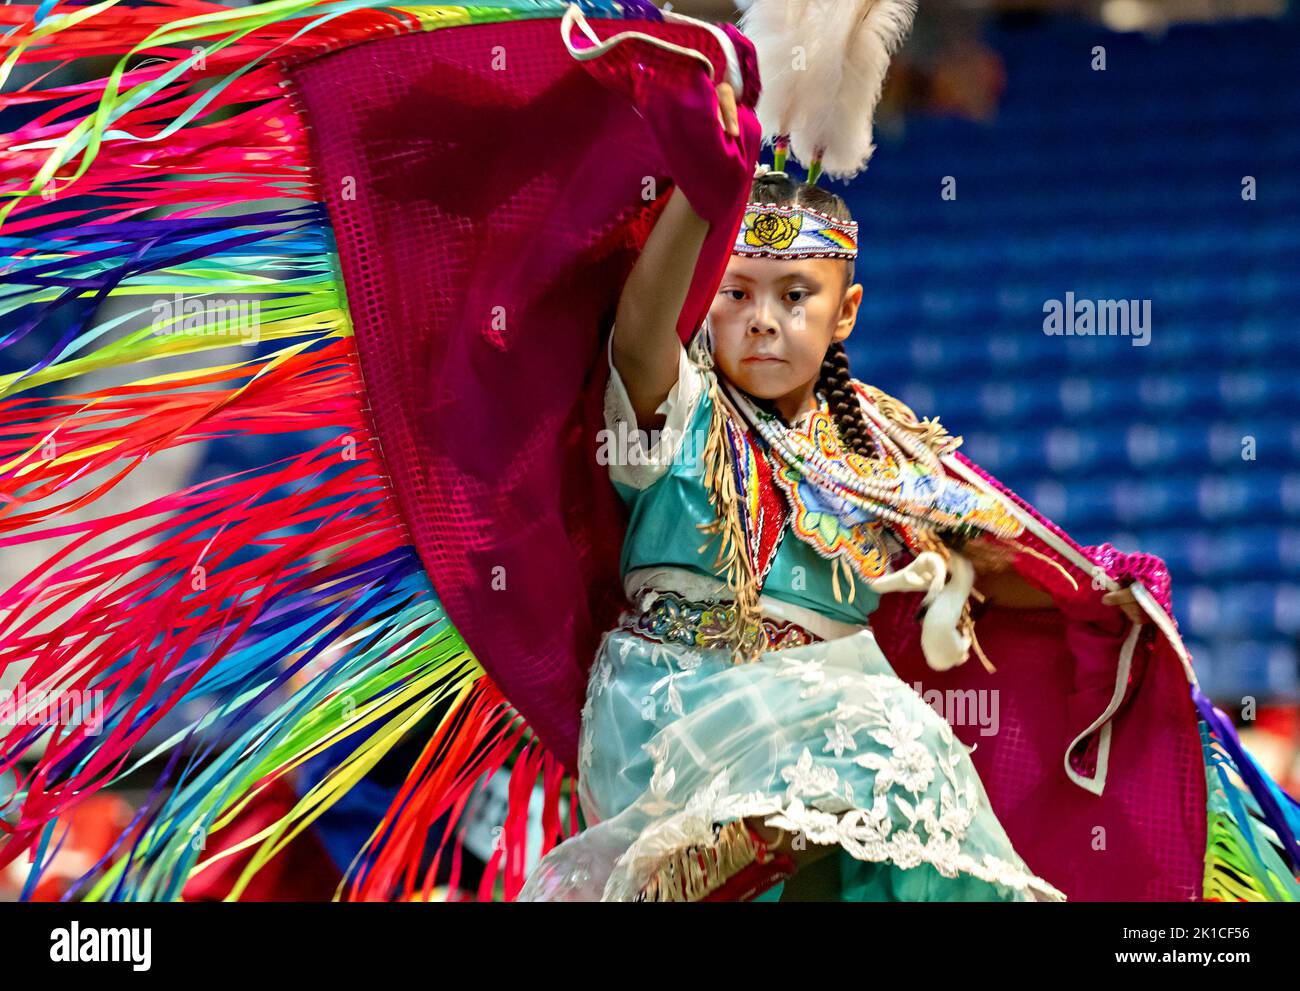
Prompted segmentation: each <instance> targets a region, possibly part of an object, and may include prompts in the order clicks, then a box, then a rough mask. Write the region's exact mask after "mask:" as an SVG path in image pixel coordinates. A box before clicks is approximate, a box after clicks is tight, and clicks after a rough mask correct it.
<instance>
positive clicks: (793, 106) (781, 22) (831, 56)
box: [740, 0, 916, 179]
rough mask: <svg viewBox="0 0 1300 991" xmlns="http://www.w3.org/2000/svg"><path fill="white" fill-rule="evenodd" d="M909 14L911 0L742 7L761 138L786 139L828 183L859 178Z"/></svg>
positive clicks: (774, 1)
mask: <svg viewBox="0 0 1300 991" xmlns="http://www.w3.org/2000/svg"><path fill="white" fill-rule="evenodd" d="M915 14H916V0H794V2H792V0H749V2H748V3H747V5H746V6H745V11H744V14H743V15H742V17H741V21H740V26H741V30H742V31H744V32H745V34H746V35H748V36H749V38H750V40H751V41H753V43H754V47H755V49H756V51H757V53H758V59H759V74H760V77H761V78H762V80H763V93H762V96H761V97H760V98H759V103H758V108H757V109H758V118H759V122H760V123H761V124H762V125H763V132H764V136H765V137H768V136H771V137H775V136H777V135H780V134H788V135H789V136H790V148H791V151H792V152H793V153H794V156H795V157H796V158H798V159H799V161H800V162H802V163H803V164H804V165H806V166H810V165H811V164H812V163H814V162H816V161H818V160H820V163H821V169H822V171H824V172H825V173H826V174H827V175H831V176H835V177H838V178H844V179H849V178H852V177H853V176H855V175H857V174H858V173H859V172H861V171H862V169H863V168H864V167H865V166H866V164H867V162H868V161H869V160H870V158H871V155H872V153H873V152H874V151H875V144H874V143H873V121H874V117H875V111H876V106H877V104H879V102H880V94H881V91H882V89H883V87H884V82H885V74H886V72H888V70H889V61H890V58H891V57H892V56H893V54H894V52H895V51H897V50H898V47H899V46H900V45H901V44H902V42H903V39H904V38H905V37H906V36H907V32H908V31H909V30H910V29H911V26H912V19H913V17H914V16H915ZM769 73H770V74H771V82H769ZM769 87H770V88H771V89H772V90H773V91H774V92H773V93H772V97H771V98H772V103H771V105H770V106H768V107H765V106H764V100H765V99H768V97H769Z"/></svg>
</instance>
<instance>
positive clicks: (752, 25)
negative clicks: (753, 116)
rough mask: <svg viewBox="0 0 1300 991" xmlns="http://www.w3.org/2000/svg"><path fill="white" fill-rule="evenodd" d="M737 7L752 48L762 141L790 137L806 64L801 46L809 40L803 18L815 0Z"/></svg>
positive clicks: (766, 0)
mask: <svg viewBox="0 0 1300 991" xmlns="http://www.w3.org/2000/svg"><path fill="white" fill-rule="evenodd" d="M737 6H739V7H741V9H742V10H743V11H744V13H743V14H742V15H741V18H740V30H741V32H742V33H743V34H744V35H745V36H746V37H747V38H749V40H750V41H751V42H753V44H754V51H755V53H756V54H757V56H758V75H759V78H760V79H761V80H762V82H763V90H762V93H761V94H760V95H759V98H758V106H757V107H756V108H755V109H756V112H757V115H758V122H759V124H760V125H761V126H762V128H763V137H764V138H768V139H775V138H777V137H779V136H781V135H784V134H789V133H790V126H791V124H792V123H793V121H794V110H795V98H796V93H797V91H798V88H799V84H800V82H801V81H802V79H803V76H804V70H803V65H804V64H805V62H806V60H805V59H803V58H802V57H801V55H800V46H801V45H802V44H803V42H804V41H805V40H806V39H807V38H808V37H809V32H808V30H807V28H806V26H805V15H806V14H807V13H808V11H809V10H810V8H813V7H814V6H817V4H816V0H778V2H775V3H774V2H772V0H746V2H740V0H738V3H737Z"/></svg>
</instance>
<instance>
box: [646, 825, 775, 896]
mask: <svg viewBox="0 0 1300 991" xmlns="http://www.w3.org/2000/svg"><path fill="white" fill-rule="evenodd" d="M757 859H758V846H757V845H756V844H755V842H754V839H753V837H752V836H750V834H749V830H748V829H747V828H746V827H745V822H744V820H743V819H733V820H732V821H731V822H729V823H727V824H726V825H724V826H723V827H722V829H721V831H720V832H719V833H718V838H717V839H716V840H715V841H714V842H713V843H712V844H711V845H709V846H706V847H696V846H692V847H688V848H686V849H683V850H677V851H674V852H673V853H671V854H669V855H668V856H667V857H665V858H664V861H663V863H661V864H660V865H659V866H658V867H657V868H655V872H654V875H653V876H652V877H651V878H650V880H649V881H648V882H647V883H646V886H645V887H644V888H642V889H641V894H640V897H639V898H638V899H637V900H638V901H647V902H697V901H699V900H700V899H702V898H704V896H705V895H707V894H709V893H710V892H712V891H716V890H717V889H718V888H720V887H722V885H723V884H724V883H725V882H726V881H727V879H728V878H730V877H731V876H732V875H734V874H735V873H736V872H737V871H740V870H741V869H743V868H745V867H748V866H749V865H750V864H752V863H753V862H754V861H755V860H757Z"/></svg>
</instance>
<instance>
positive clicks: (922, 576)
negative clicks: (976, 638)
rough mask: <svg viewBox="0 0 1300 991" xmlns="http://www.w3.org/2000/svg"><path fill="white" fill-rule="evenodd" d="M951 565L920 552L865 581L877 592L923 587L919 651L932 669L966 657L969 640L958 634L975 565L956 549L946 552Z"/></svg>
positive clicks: (953, 664) (944, 667) (950, 665)
mask: <svg viewBox="0 0 1300 991" xmlns="http://www.w3.org/2000/svg"><path fill="white" fill-rule="evenodd" d="M949 559H950V560H949V563H950V565H951V568H952V572H951V577H949V571H948V566H946V565H945V564H944V560H943V557H942V556H940V555H939V554H937V553H936V552H934V551H923V552H922V553H920V554H918V555H917V556H916V557H915V558H914V559H913V560H912V562H911V563H910V564H909V565H908V566H907V567H906V568H904V569H903V570H901V571H894V572H891V573H889V574H887V575H881V576H880V577H879V578H875V579H873V580H872V581H871V582H870V583H869V584H870V586H871V588H872V589H874V590H875V591H877V592H915V591H919V590H920V589H925V590H926V593H925V598H924V599H923V600H922V605H924V606H927V607H928V608H927V609H926V613H925V618H924V619H923V620H922V621H921V650H922V652H923V653H924V654H925V662H926V664H928V665H930V667H932V668H933V669H934V670H936V671H947V670H949V669H950V668H955V667H956V666H957V665H958V664H964V663H965V662H966V659H967V658H968V657H969V656H970V647H971V639H970V635H969V634H968V633H962V632H961V631H960V630H959V629H958V626H959V625H960V623H961V616H962V610H963V609H964V608H965V605H966V600H967V598H968V597H969V596H970V593H971V588H972V587H973V586H974V584H975V568H974V566H973V565H972V564H971V563H970V561H969V560H968V559H967V558H965V557H963V556H962V555H961V554H959V553H957V552H956V551H950V552H949Z"/></svg>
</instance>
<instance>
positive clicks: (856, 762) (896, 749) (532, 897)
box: [519, 629, 1065, 901]
mask: <svg viewBox="0 0 1300 991" xmlns="http://www.w3.org/2000/svg"><path fill="white" fill-rule="evenodd" d="M579 761H580V763H579V800H580V801H581V803H582V809H583V814H584V816H586V818H587V821H588V822H590V823H592V825H590V826H588V828H586V829H585V830H583V831H582V832H581V833H579V834H578V835H576V836H573V837H570V838H569V839H567V840H565V841H564V842H563V843H560V844H559V845H558V846H556V847H555V848H554V849H552V850H551V851H550V852H549V853H548V854H547V855H546V856H545V857H543V858H542V860H541V861H540V863H539V864H538V865H537V867H536V868H535V869H534V870H533V872H532V873H531V874H530V875H529V877H528V880H527V882H526V883H525V885H524V888H523V890H522V891H521V893H520V895H519V899H520V900H521V901H629V900H633V899H634V898H635V897H636V896H637V894H638V893H639V892H640V891H641V890H642V888H643V887H644V886H645V885H646V884H647V883H648V882H649V881H650V880H651V879H652V878H654V877H655V876H656V873H657V872H658V871H660V870H661V869H662V868H663V866H664V865H665V863H667V862H668V861H669V860H670V859H671V858H673V856H674V855H675V854H677V855H680V854H682V853H683V852H684V851H685V850H686V848H688V847H690V846H692V845H700V846H708V845H709V844H711V843H712V842H713V839H714V836H715V828H714V827H715V824H725V823H727V822H730V821H732V820H734V819H738V818H742V817H749V816H756V817H758V818H760V819H761V820H762V821H763V822H765V823H767V824H768V825H770V826H779V827H782V828H784V829H786V830H789V831H791V832H794V833H796V834H801V835H802V838H803V839H804V841H805V842H807V843H810V844H835V845H837V846H838V847H839V850H838V851H837V854H838V856H839V858H840V863H839V900H842V901H890V900H895V901H1064V900H1065V895H1064V894H1063V893H1061V892H1060V891H1058V890H1057V889H1056V888H1055V887H1053V886H1052V885H1051V884H1049V883H1048V882H1047V881H1045V880H1043V879H1042V878H1040V877H1037V876H1036V875H1034V874H1033V873H1032V872H1031V871H1030V870H1029V868H1028V867H1027V866H1026V865H1025V863H1024V861H1022V860H1021V859H1020V857H1019V856H1018V855H1017V854H1016V852H1015V850H1014V849H1013V848H1012V846H1011V842H1010V840H1009V839H1008V838H1007V835H1006V832H1005V831H1004V830H1003V828H1002V826H1001V824H1000V823H999V822H998V820H997V817H996V816H995V815H994V813H993V810H992V808H991V807H990V806H989V802H988V798H987V796H986V794H985V791H984V786H983V785H982V784H981V782H980V780H979V776H978V774H977V773H976V771H975V767H974V765H973V764H972V763H971V760H970V756H969V752H968V750H967V748H966V746H965V745H964V744H963V743H962V742H961V741H960V740H959V739H957V737H956V736H955V735H954V734H953V732H952V729H951V727H950V726H949V725H948V722H947V721H946V720H945V719H944V718H943V717H942V716H941V715H940V714H939V713H937V712H935V710H934V709H932V708H931V707H930V706H929V705H927V704H926V703H925V701H924V700H923V699H922V698H921V697H920V696H919V695H917V693H916V692H915V691H914V690H913V689H912V688H911V687H910V686H909V685H907V684H906V683H904V682H903V681H902V680H901V679H899V678H898V676H897V675H895V674H894V672H893V669H892V668H891V667H890V665H889V662H888V661H887V660H886V659H885V656H884V655H883V654H882V653H881V651H880V648H879V647H878V646H877V644H876V641H875V638H874V637H873V636H872V634H871V631H870V630H869V629H864V630H862V631H860V632H858V633H855V634H852V635H850V636H844V637H840V638H838V639H834V640H826V641H821V642H818V643H812V644H807V645H804V646H799V647H790V648H786V649H782V650H775V651H771V652H769V653H767V654H764V655H763V657H762V659H761V660H759V661H758V662H755V663H751V664H733V663H731V660H730V656H729V654H728V652H727V651H725V650H720V649H699V648H696V647H691V646H685V645H680V644H674V643H658V642H654V641H650V640H647V639H644V638H642V637H640V636H638V635H636V634H635V633H632V632H630V631H626V630H615V631H612V632H610V633H608V634H606V636H605V639H604V640H603V642H602V644H601V649H600V653H599V655H598V657H597V658H596V662H595V663H594V664H593V665H592V669H591V676H590V680H589V682H588V686H587V703H586V706H585V708H584V709H583V720H582V735H581V743H580V754H579Z"/></svg>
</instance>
